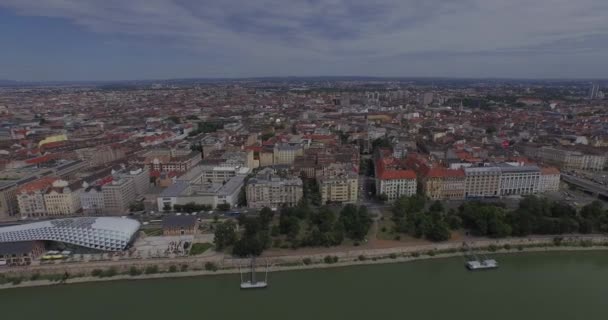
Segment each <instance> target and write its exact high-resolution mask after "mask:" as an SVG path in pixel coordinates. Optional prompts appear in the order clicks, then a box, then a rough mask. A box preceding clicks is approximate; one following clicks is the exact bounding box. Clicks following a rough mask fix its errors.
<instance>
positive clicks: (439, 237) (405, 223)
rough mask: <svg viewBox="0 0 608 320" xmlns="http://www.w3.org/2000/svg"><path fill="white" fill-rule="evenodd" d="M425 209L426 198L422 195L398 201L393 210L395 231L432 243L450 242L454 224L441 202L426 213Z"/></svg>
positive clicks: (436, 203)
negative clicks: (451, 228) (451, 229)
mask: <svg viewBox="0 0 608 320" xmlns="http://www.w3.org/2000/svg"><path fill="white" fill-rule="evenodd" d="M425 207H426V198H425V197H424V196H422V195H414V196H411V197H401V198H399V199H397V200H396V201H395V203H394V204H393V208H392V211H393V222H394V223H395V231H396V232H397V233H405V234H410V235H412V236H414V237H416V238H423V237H424V238H426V239H428V240H431V241H445V240H448V239H449V238H450V226H451V225H452V224H454V222H452V223H450V220H451V218H449V217H448V216H447V215H446V214H445V213H444V208H443V205H442V204H441V202H439V201H435V202H433V203H432V204H431V205H430V207H429V208H428V211H424V209H425ZM457 227H459V225H458V226H457Z"/></svg>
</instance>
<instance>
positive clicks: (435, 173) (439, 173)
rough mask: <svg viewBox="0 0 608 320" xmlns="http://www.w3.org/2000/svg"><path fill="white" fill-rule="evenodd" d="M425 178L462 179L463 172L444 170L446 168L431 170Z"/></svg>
mask: <svg viewBox="0 0 608 320" xmlns="http://www.w3.org/2000/svg"><path fill="white" fill-rule="evenodd" d="M427 177H429V178H448V177H458V178H459V177H463V178H464V170H462V169H458V170H453V169H446V168H432V169H431V170H429V172H428V174H427Z"/></svg>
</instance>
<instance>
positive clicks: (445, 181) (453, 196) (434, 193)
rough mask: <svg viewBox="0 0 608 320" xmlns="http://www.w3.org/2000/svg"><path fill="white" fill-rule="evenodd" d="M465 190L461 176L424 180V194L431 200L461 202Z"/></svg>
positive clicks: (462, 176)
mask: <svg viewBox="0 0 608 320" xmlns="http://www.w3.org/2000/svg"><path fill="white" fill-rule="evenodd" d="M465 190H466V180H465V176H464V172H463V174H462V175H448V176H430V177H427V178H426V179H425V180H424V192H425V194H426V195H427V197H429V198H430V199H431V200H462V199H464V195H465Z"/></svg>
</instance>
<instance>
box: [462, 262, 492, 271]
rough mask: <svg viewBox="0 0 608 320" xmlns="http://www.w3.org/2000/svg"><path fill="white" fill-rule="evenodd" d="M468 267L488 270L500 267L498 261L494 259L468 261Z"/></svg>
mask: <svg viewBox="0 0 608 320" xmlns="http://www.w3.org/2000/svg"><path fill="white" fill-rule="evenodd" d="M466 267H467V269H469V270H486V269H495V268H498V262H497V261H496V260H494V259H486V260H471V261H467V263H466Z"/></svg>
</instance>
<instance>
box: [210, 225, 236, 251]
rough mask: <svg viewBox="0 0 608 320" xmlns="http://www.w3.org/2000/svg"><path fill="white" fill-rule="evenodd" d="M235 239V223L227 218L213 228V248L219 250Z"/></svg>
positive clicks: (229, 244) (231, 243) (232, 242)
mask: <svg viewBox="0 0 608 320" xmlns="http://www.w3.org/2000/svg"><path fill="white" fill-rule="evenodd" d="M236 241H237V234H236V225H235V224H234V222H233V221H231V220H227V221H224V222H223V223H220V224H218V225H217V227H216V228H215V248H216V249H217V250H218V251H220V250H223V249H224V248H225V247H228V246H231V245H233V244H234V243H235V242H236Z"/></svg>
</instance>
